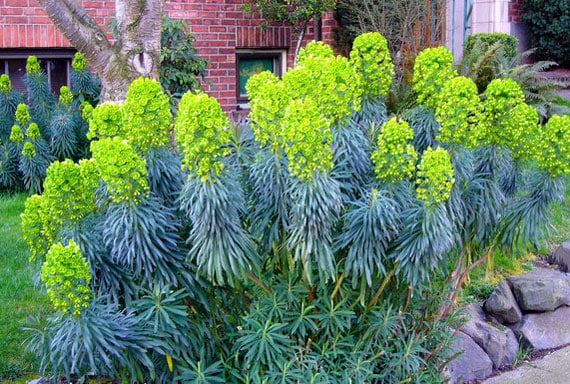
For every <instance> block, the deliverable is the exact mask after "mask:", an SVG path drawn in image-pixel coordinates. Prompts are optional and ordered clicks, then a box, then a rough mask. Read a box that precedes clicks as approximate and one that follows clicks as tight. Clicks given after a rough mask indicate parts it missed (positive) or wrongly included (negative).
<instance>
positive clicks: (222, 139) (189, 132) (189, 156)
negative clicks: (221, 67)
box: [174, 92, 231, 181]
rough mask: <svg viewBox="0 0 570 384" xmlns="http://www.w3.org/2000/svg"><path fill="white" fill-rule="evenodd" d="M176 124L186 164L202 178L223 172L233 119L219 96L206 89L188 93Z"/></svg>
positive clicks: (185, 165) (183, 100) (180, 107)
mask: <svg viewBox="0 0 570 384" xmlns="http://www.w3.org/2000/svg"><path fill="white" fill-rule="evenodd" d="M174 125H175V129H176V142H177V143H178V145H179V146H180V152H181V153H182V155H183V160H182V162H183V167H185V168H186V169H188V170H189V171H190V172H194V173H195V174H196V175H198V176H199V177H200V179H201V180H202V181H207V180H208V179H209V176H218V175H220V173H221V172H222V170H223V169H224V165H223V163H222V159H221V158H222V157H223V156H225V155H227V154H228V153H229V149H228V148H227V145H228V144H229V142H230V139H231V132H230V130H229V129H228V127H229V125H230V122H229V120H228V118H227V117H226V115H225V114H224V112H223V111H222V108H221V107H220V104H218V102H217V101H216V99H214V98H213V97H209V96H208V95H206V94H205V93H203V92H197V93H191V92H187V93H185V94H184V96H182V99H180V105H179V108H178V116H177V117H176V120H175V123H174Z"/></svg>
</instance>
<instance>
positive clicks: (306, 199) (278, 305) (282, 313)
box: [13, 45, 570, 383]
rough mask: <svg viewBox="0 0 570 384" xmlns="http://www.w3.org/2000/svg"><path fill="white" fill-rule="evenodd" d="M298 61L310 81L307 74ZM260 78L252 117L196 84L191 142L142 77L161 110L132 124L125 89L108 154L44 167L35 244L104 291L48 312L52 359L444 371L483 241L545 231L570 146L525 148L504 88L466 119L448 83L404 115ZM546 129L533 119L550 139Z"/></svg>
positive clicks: (378, 377)
mask: <svg viewBox="0 0 570 384" xmlns="http://www.w3.org/2000/svg"><path fill="white" fill-rule="evenodd" d="M315 46H316V47H317V48H318V49H321V50H322V46H318V45H315ZM434 52H435V54H436V56H437V55H439V54H440V53H441V52H440V51H434ZM304 60H310V59H309V58H307V56H305V59H304ZM327 60H328V63H329V64H327V65H332V64H334V65H338V63H337V62H336V61H333V60H331V59H330V58H329V59H326V60H325V61H327ZM339 62H340V64H342V65H343V67H342V68H343V70H345V71H347V73H348V71H350V67H349V66H346V65H345V64H346V63H345V62H343V61H342V60H339ZM426 62H427V64H429V60H427V61H426ZM426 62H424V64H426ZM331 63H332V64H331ZM431 64H433V63H431ZM429 67H430V66H429V65H427V66H426V68H428V72H429ZM293 71H294V70H293ZM299 73H301V74H302V73H304V72H299ZM299 73H296V74H295V75H296V76H293V77H290V79H294V80H295V84H294V85H295V87H296V88H295V89H296V90H299V89H301V90H303V89H304V88H303V87H306V86H311V85H312V83H311V81H312V77H310V76H308V77H307V78H304V77H303V76H301V75H299ZM442 73H446V72H442ZM425 75H426V76H425V78H427V79H429V78H431V77H430V76H429V74H428V73H425ZM449 75H450V76H452V71H450V72H449ZM260 76H265V78H263V77H260V78H261V79H262V80H263V81H260V82H258V83H255V81H254V82H253V83H252V84H254V86H252V88H251V89H252V90H253V91H254V92H253V94H252V100H251V106H252V116H254V117H255V119H253V121H252V122H251V124H249V125H248V124H239V125H232V126H230V122H229V121H228V120H227V118H226V116H225V114H224V113H223V112H222V110H221V108H220V106H219V104H217V103H216V102H215V100H213V99H211V98H210V97H208V96H207V95H205V94H203V93H201V92H198V93H196V94H191V93H187V94H185V96H183V97H182V99H181V102H180V110H179V111H178V113H177V118H176V120H175V124H174V125H175V137H176V146H173V145H171V144H172V143H171V141H170V137H171V136H169V134H170V129H171V121H172V114H171V112H170V106H169V103H168V97H167V96H166V95H165V94H164V93H163V92H162V90H161V88H160V85H159V84H158V83H157V82H154V81H151V80H148V79H139V80H136V84H135V83H134V84H133V86H132V88H131V89H136V90H137V92H136V95H137V96H136V97H135V98H134V99H133V96H132V95H131V94H130V93H127V101H128V103H127V104H128V108H129V113H131V114H132V116H133V119H134V120H137V119H138V120H137V121H145V120H144V117H146V116H147V115H144V116H140V114H144V113H145V112H144V108H137V106H138V103H140V105H141V106H145V108H148V107H149V106H155V107H153V110H152V116H155V117H156V119H155V120H154V121H160V122H162V123H161V124H160V125H156V126H152V127H151V126H150V125H151V124H142V125H141V126H136V127H133V126H132V125H129V122H128V121H124V120H125V119H122V117H123V116H124V114H123V113H124V108H125V107H123V106H120V105H116V106H113V107H112V108H107V109H105V107H103V106H102V107H101V108H99V109H98V110H97V109H96V110H95V111H94V112H93V116H96V117H97V119H95V118H93V120H91V122H92V124H95V123H94V122H97V124H99V125H98V126H96V127H95V126H92V128H93V129H92V131H90V132H94V140H95V141H93V143H92V144H91V148H92V150H93V151H92V152H93V159H90V160H85V161H82V162H80V163H79V164H77V167H79V168H80V171H77V175H79V176H77V177H76V178H73V177H69V178H66V177H62V179H63V180H65V183H60V184H57V183H55V182H54V181H52V180H51V179H48V180H47V181H50V183H48V182H47V181H46V183H45V185H46V191H45V192H44V194H43V195H41V196H33V197H32V198H31V199H30V200H29V201H30V203H29V205H28V206H27V209H26V212H24V215H23V222H24V223H26V224H25V225H24V228H23V230H24V237H25V238H26V239H27V240H28V241H29V242H30V245H31V246H32V248H33V249H34V250H35V251H36V253H38V255H36V257H38V258H39V259H41V258H42V257H44V255H43V253H46V252H47V250H48V249H49V247H50V246H52V245H53V244H58V243H62V244H63V245H66V244H67V243H70V242H71V241H70V240H73V241H74V242H75V243H76V244H77V245H78V246H79V248H80V251H81V255H82V256H83V257H84V258H85V259H86V261H87V263H88V264H89V270H90V273H91V280H90V283H89V288H90V295H91V300H90V302H89V305H88V306H85V307H83V308H79V311H78V312H77V313H68V312H63V311H60V312H59V313H58V314H57V315H56V316H54V317H53V318H50V319H48V320H47V322H46V324H43V325H42V324H40V323H38V324H36V325H35V326H34V327H33V328H34V329H35V331H36V332H35V333H34V336H33V337H32V342H31V344H30V346H31V347H32V349H34V350H35V351H36V353H38V355H40V356H41V357H42V369H44V370H45V371H47V372H52V373H53V374H54V375H56V374H63V375H65V376H67V377H68V378H69V377H70V376H73V377H75V378H78V379H81V378H87V377H88V376H89V375H94V376H96V377H98V378H101V379H102V378H114V379H118V380H123V381H125V382H132V383H134V382H169V383H178V382H179V383H185V382H203V383H221V382H226V383H262V382H267V383H305V382H315V383H331V382H332V383H349V382H378V383H395V382H414V383H425V382H441V381H442V377H441V369H442V367H443V366H444V365H445V363H446V362H447V361H448V358H449V356H450V355H449V353H450V352H449V349H448V346H449V344H450V342H451V340H452V332H450V330H451V329H453V327H454V326H456V325H457V324H458V319H457V318H456V317H455V316H453V315H450V316H448V317H446V318H443V317H442V314H443V313H445V312H447V311H446V310H445V307H444V308H442V306H444V304H445V303H447V300H448V298H449V296H448V295H449V294H450V292H451V290H450V288H458V287H457V286H456V285H455V284H456V283H457V280H453V279H452V278H453V277H454V276H458V275H461V274H462V273H463V272H464V271H465V270H466V268H467V265H468V264H469V263H470V262H472V261H473V260H472V259H470V257H473V256H477V257H479V255H481V254H486V253H487V252H489V251H490V250H492V249H494V248H496V247H504V248H508V249H516V248H517V247H521V248H525V247H528V246H533V245H537V244H538V243H539V241H540V237H541V234H542V233H543V232H542V229H543V228H544V225H545V224H546V223H547V221H548V212H549V210H548V207H549V205H550V204H551V202H552V201H553V200H555V199H557V198H559V193H560V190H561V180H562V179H561V178H560V174H559V172H562V171H563V170H564V169H565V167H566V168H570V159H568V158H567V157H568V156H565V155H564V152H563V151H564V148H563V147H561V146H554V147H555V148H554V149H552V148H550V147H548V148H545V150H544V151H541V156H546V155H548V156H551V155H552V156H555V155H559V156H558V157H557V158H556V159H557V162H556V164H554V165H555V166H552V167H551V166H550V162H548V161H546V160H545V159H546V157H544V158H536V157H532V156H535V154H533V153H534V152H533V151H532V148H533V146H532V145H530V146H527V145H526V144H525V143H527V142H526V141H524V139H522V138H521V137H523V136H524V135H521V136H518V137H519V139H520V143H519V142H517V143H516V144H520V148H522V147H524V148H527V150H528V152H527V153H526V152H524V151H521V152H520V153H519V152H517V151H516V150H515V149H517V150H518V148H519V147H517V146H516V145H514V144H515V143H513V142H512V141H508V140H503V138H504V137H503V136H502V135H506V134H507V133H509V132H510V134H512V135H516V134H519V133H520V132H519V131H518V130H517V127H519V125H518V124H511V125H509V124H507V123H508V122H509V116H505V115H501V113H500V109H499V108H495V109H493V105H490V104H489V105H487V106H486V109H484V111H485V113H487V115H483V113H481V116H479V114H478V115H477V118H480V119H481V120H472V118H473V116H471V115H468V119H467V118H466V117H461V116H463V115H461V113H460V112H462V111H459V112H458V113H455V112H457V111H455V110H452V111H451V112H450V111H448V110H442V109H437V108H435V110H434V106H436V107H437V106H438V103H441V100H442V98H443V96H441V95H440V94H439V93H437V92H436V93H435V94H430V95H429V96H430V98H429V100H430V104H431V103H433V105H430V106H427V105H415V106H413V109H410V110H408V111H405V112H404V113H402V114H401V116H395V117H394V118H391V119H390V120H388V116H386V108H385V106H384V104H383V95H368V97H367V98H366V99H365V101H363V102H361V101H359V100H360V99H359V98H358V97H356V96H355V94H357V93H358V92H357V90H355V89H351V90H350V92H347V94H348V95H350V104H349V105H350V106H351V107H350V108H352V109H356V110H353V111H352V112H350V113H348V114H347V115H345V116H337V115H335V114H334V113H332V112H331V111H332V108H331V104H329V103H328V102H327V103H325V106H326V108H325V109H322V107H323V106H322V105H320V104H318V103H317V102H314V101H311V100H310V99H304V97H305V96H303V95H304V94H305V93H304V92H298V93H299V95H300V96H299V95H297V96H292V94H291V93H288V89H287V86H288V85H287V84H284V83H280V82H281V80H279V79H277V78H271V79H269V80H270V81H266V80H267V74H266V75H260ZM260 78H258V79H260ZM341 80H342V82H341V83H340V85H342V86H346V82H345V81H344V78H343V79H341ZM440 80H441V79H440ZM426 81H427V80H426ZM507 85H509V84H507ZM360 86H365V85H362V84H361V85H360ZM493 86H497V84H493ZM509 86H511V85H509ZM256 87H258V88H256ZM263 87H267V88H266V89H263ZM272 87H273V88H272ZM439 88H442V87H439ZM491 89H493V88H492V87H491ZM256 92H258V93H257V95H263V96H264V97H265V98H264V99H263V100H256V98H255V97H256V96H255V94H256ZM440 92H441V91H440ZM498 94H500V92H498ZM320 96H322V97H323V100H325V101H327V98H326V97H327V95H320ZM334 96H335V98H336V97H337V96H338V100H342V97H341V96H339V95H334ZM460 96H461V95H460ZM515 96H516V95H515ZM477 97H478V96H477ZM517 97H518V96H517ZM288 98H291V100H289V99H288ZM489 99H490V98H489ZM335 100H336V99H335ZM497 100H498V101H497ZM509 100H510V99H509ZM509 100H507V101H509ZM517 100H518V99H517ZM356 102H358V103H361V105H357V104H355V103H356ZM495 102H496V104H499V103H500V102H502V99H501V98H500V97H496V101H495ZM452 104H453V103H452ZM446 105H448V104H446ZM107 106H108V105H107ZM276 106H278V107H279V108H276ZM345 107H347V106H346V105H344V106H343V108H342V109H339V110H344V109H345ZM452 107H453V105H452ZM350 108H348V107H347V108H346V109H347V110H349V109H350ZM323 110H325V111H326V112H327V114H326V116H325V114H324V112H323ZM497 110H499V112H497ZM101 111H103V112H101ZM336 112H338V111H336ZM336 112H335V113H336ZM97 113H101V115H104V116H101V115H97ZM443 113H447V115H446V116H450V117H449V118H448V119H447V120H444V121H441V119H440V120H438V118H439V116H442V114H443ZM284 116H285V117H287V119H285V118H284ZM457 116H459V118H458V119H459V120H460V121H458V122H456V123H457V124H449V123H450V121H449V120H451V119H455V118H457ZM485 116H486V118H487V120H484V117H485ZM533 116H534V115H533ZM515 117H517V116H515ZM263 119H266V120H263ZM288 119H291V120H288ZM461 119H464V120H465V119H467V123H468V124H467V123H465V121H464V120H461ZM291 121H295V124H292V123H291ZM117 122H119V126H118V127H117V126H116V125H117ZM537 122H538V121H536V123H537ZM464 123H465V124H464ZM530 123H531V124H530V125H532V124H534V123H535V121H534V120H532V121H530ZM475 125H476V126H477V127H478V128H479V130H477V131H475V130H472V131H471V130H469V129H470V128H472V126H475ZM498 125H499V126H501V127H502V128H504V129H501V130H496V129H495V128H497V126H498ZM530 125H529V126H530ZM566 127H568V121H567V120H560V121H556V122H555V123H553V124H552V126H550V128H549V130H548V131H547V132H546V133H548V135H546V133H544V135H545V136H544V137H545V138H547V139H548V140H549V142H552V143H554V144H556V143H559V141H560V140H561V139H560V137H563V136H564V135H566V134H567V133H566ZM536 128H537V131H534V130H532V129H529V132H527V133H529V135H530V136H532V137H535V136H536V137H539V138H540V137H542V136H540V135H542V134H543V133H540V132H542V131H539V130H538V127H536ZM446 129H447V130H448V132H447V135H446V136H445V137H444V138H442V137H443V135H442V132H443V131H444V130H446ZM460 129H463V130H464V131H462V132H463V133H462V135H463V136H468V135H470V134H471V133H472V132H476V135H477V140H475V139H473V140H467V139H468V138H469V137H461V136H460V135H459V133H458V132H460ZM135 130H136V135H135V134H134V133H133V132H134V131H135ZM109 132H111V133H109ZM112 132H117V134H116V137H114V138H110V137H108V136H112V135H113V134H112ZM568 132H570V129H568ZM17 133H18V132H16V133H15V134H14V137H15V138H16V136H18V135H16V134H17ZM24 133H26V132H24ZM473 134H474V135H475V133H473ZM412 135H413V137H412ZM485 135H486V136H485ZM447 137H451V138H455V139H457V140H456V141H450V140H447V139H445V138H447ZM513 137H514V136H513ZM564 137H565V136H564ZM26 140H28V141H29V140H30V138H26V137H24V139H22V141H21V142H18V141H17V140H16V141H13V143H14V145H20V146H23V145H25V142H27V141H26ZM542 142H546V140H542ZM141 143H143V144H144V145H143V144H141ZM523 144H524V145H523ZM527 144H528V143H527ZM36 146H38V147H39V146H40V144H39V143H36ZM513 148H514V149H513ZM528 148H530V149H528ZM20 150H22V149H20ZM556 151H558V152H556ZM523 155H524V156H523ZM525 156H526V157H525ZM540 161H542V162H543V163H544V164H545V165H543V168H544V169H542V170H540V172H538V173H534V172H535V171H537V169H536V164H537V163H539V164H543V163H540ZM426 164H427V165H426ZM68 166H69V167H71V166H75V165H74V164H68ZM54 168H55V167H54ZM69 169H71V168H69ZM511 172H515V173H516V177H513V176H509V175H510V173H511ZM48 173H49V172H48ZM52 185H58V188H61V189H62V190H64V191H65V193H66V194H67V195H70V196H78V197H77V199H78V201H81V202H82V205H81V207H82V208H84V210H79V208H78V209H72V208H69V207H66V205H65V202H64V203H63V204H61V202H60V201H59V200H57V199H54V200H53V201H52V200H49V198H50V196H51V197H52V198H53V197H54V196H56V197H57V196H60V194H58V193H55V192H54V191H52V190H49V188H48V186H52ZM56 192H57V191H56ZM64 195H65V194H64ZM55 200H57V201H55ZM60 200H61V199H60ZM50 204H51V205H50ZM53 204H56V205H57V207H54V206H52V205H53ZM78 205H79V204H78ZM56 208H57V209H56ZM61 212H64V213H65V212H69V213H68V216H73V217H65V218H61V217H60V216H61ZM77 212H79V214H78V213H77ZM56 213H57V214H59V215H60V216H58V215H56ZM33 218H35V220H32V219H33ZM44 248H46V249H44ZM42 250H43V251H45V252H43V253H42ZM39 261H40V262H41V261H42V260H39ZM451 264H455V265H456V266H458V267H457V268H456V270H454V271H453V274H452V271H450V265H451ZM459 267H463V268H459ZM62 272H64V271H62ZM450 276H451V277H452V278H450V279H448V278H449V277H450ZM451 280H453V281H451ZM449 281H451V284H450V283H449ZM51 289H57V287H48V290H51ZM71 296H72V297H69V298H68V299H69V300H73V299H74V297H73V294H71ZM57 344H59V347H58V348H57V350H56V349H55V348H53V347H54V346H55V345H57ZM119 351H122V355H121V356H120V357H118V356H117V354H118V353H119ZM143 351H145V353H143Z"/></svg>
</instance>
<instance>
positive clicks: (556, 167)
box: [537, 115, 570, 177]
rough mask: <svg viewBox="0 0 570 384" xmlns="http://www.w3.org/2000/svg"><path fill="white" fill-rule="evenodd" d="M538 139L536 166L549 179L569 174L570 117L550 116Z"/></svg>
mask: <svg viewBox="0 0 570 384" xmlns="http://www.w3.org/2000/svg"><path fill="white" fill-rule="evenodd" d="M539 137H540V142H539V143H537V144H538V145H537V147H538V151H537V163H538V166H539V167H540V168H541V169H544V170H546V172H548V174H549V175H550V176H551V177H558V176H561V175H565V174H568V173H570V145H569V144H568V143H570V116H568V115H564V116H562V117H560V116H557V115H554V116H552V117H551V118H550V119H549V120H548V122H547V123H546V124H545V125H544V126H543V127H542V131H541V133H540V136H539Z"/></svg>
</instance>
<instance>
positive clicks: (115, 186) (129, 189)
mask: <svg viewBox="0 0 570 384" xmlns="http://www.w3.org/2000/svg"><path fill="white" fill-rule="evenodd" d="M91 152H92V154H93V160H94V161H95V166H96V167H97V172H98V173H99V175H101V179H103V182H104V183H105V186H106V188H107V194H108V195H109V198H110V199H111V201H113V202H115V203H120V202H131V203H135V204H136V203H138V202H140V201H141V200H142V198H144V197H146V196H148V193H149V186H148V181H147V178H146V177H147V170H146V162H145V160H144V159H143V158H141V157H139V156H138V155H137V153H136V152H135V149H134V148H133V147H132V146H131V145H130V144H129V143H128V142H127V141H126V140H121V139H120V138H119V137H114V138H112V139H111V138H104V139H101V140H98V141H93V142H91Z"/></svg>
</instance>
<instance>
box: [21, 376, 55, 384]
mask: <svg viewBox="0 0 570 384" xmlns="http://www.w3.org/2000/svg"><path fill="white" fill-rule="evenodd" d="M26 384H52V382H51V380H48V379H46V378H45V377H39V378H37V379H34V380H30V381H26Z"/></svg>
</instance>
